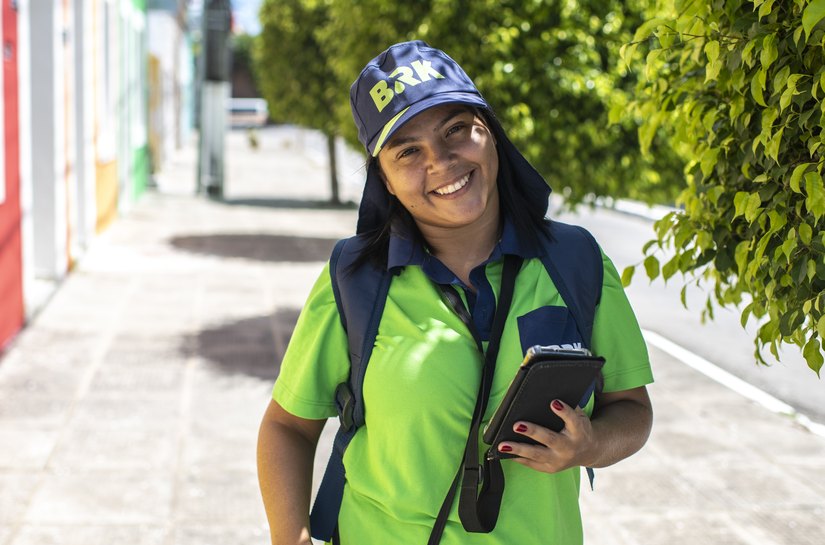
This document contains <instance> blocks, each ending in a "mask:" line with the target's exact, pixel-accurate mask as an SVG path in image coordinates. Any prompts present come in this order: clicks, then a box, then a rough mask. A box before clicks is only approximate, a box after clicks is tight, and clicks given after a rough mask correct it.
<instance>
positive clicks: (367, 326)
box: [310, 236, 392, 542]
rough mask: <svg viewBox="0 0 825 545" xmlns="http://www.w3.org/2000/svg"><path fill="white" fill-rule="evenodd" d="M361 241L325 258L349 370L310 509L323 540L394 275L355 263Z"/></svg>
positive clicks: (358, 422)
mask: <svg viewBox="0 0 825 545" xmlns="http://www.w3.org/2000/svg"><path fill="white" fill-rule="evenodd" d="M365 244H366V241H365V239H364V237H362V236H355V237H352V238H348V239H344V240H340V241H338V243H337V244H336V245H335V248H334V249H333V251H332V256H331V258H330V264H329V273H330V277H331V281H332V291H333V294H334V295H335V303H336V305H337V306H338V314H339V316H340V317H341V323H342V324H343V326H344V329H345V330H346V332H347V341H348V344H349V358H350V376H349V379H348V380H347V382H342V383H341V384H339V385H338V388H337V389H336V391H335V404H336V407H337V409H338V418H339V420H340V424H341V427H340V428H339V429H338V433H337V434H336V436H335V441H334V443H333V447H332V454H331V455H330V459H329V462H328V464H327V469H326V471H325V473H324V477H323V479H322V481H321V486H320V488H319V489H318V495H317V496H316V499H315V504H314V505H313V507H312V513H311V514H310V528H311V530H312V537H314V538H315V539H320V540H323V541H325V542H328V541H330V540H331V539H332V536H333V533H334V532H335V527H336V525H337V522H338V512H339V511H340V508H341V499H342V497H343V493H344V482H345V481H346V473H345V471H344V462H343V458H344V451H345V450H346V448H347V446H348V445H349V442H350V441H351V440H352V438H353V436H354V435H355V432H356V431H357V430H358V428H359V427H361V426H363V425H364V403H363V398H362V390H363V385H364V374H365V373H366V371H367V364H368V363H369V360H370V355H371V354H372V347H373V346H374V345H375V337H376V335H377V334H378V325H379V323H380V321H381V315H382V314H383V313H384V303H385V302H386V300H387V293H388V292H389V288H390V281H391V280H392V274H391V273H390V272H389V271H387V270H386V268H379V267H376V266H374V265H372V264H371V263H362V264H360V265H359V266H357V267H356V266H354V263H355V261H356V259H357V258H358V256H359V255H360V253H361V250H362V249H363V248H364V245H365Z"/></svg>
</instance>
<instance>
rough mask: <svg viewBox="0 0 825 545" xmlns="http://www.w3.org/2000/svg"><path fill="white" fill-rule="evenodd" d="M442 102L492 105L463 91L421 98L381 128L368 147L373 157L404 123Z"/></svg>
mask: <svg viewBox="0 0 825 545" xmlns="http://www.w3.org/2000/svg"><path fill="white" fill-rule="evenodd" d="M442 104H467V105H469V106H478V107H480V108H485V109H488V110H489V109H490V106H489V105H488V104H487V102H485V100H484V99H483V98H482V97H481V96H480V95H478V94H476V93H465V92H461V91H448V92H446V93H440V94H437V95H431V96H428V97H427V98H425V99H424V100H420V101H418V102H416V103H415V104H412V105H410V106H409V107H407V108H406V109H404V110H401V111H400V112H399V113H398V114H397V115H396V116H395V117H393V118H392V119H390V120H389V121H388V122H387V123H386V124H385V125H384V127H383V128H382V129H381V132H379V133H378V134H376V135H375V136H374V137H373V139H372V140H371V141H370V143H369V146H367V149H368V150H369V153H370V155H372V156H373V157H377V156H378V154H379V153H380V152H381V148H383V147H384V144H386V143H387V141H388V140H389V139H390V138H392V135H393V134H394V133H395V131H397V130H398V129H400V128H401V127H402V126H403V125H404V123H406V122H407V121H409V120H410V119H412V118H413V117H415V116H416V115H418V114H420V113H421V112H423V111H424V110H427V109H429V108H432V107H434V106H441V105H442Z"/></svg>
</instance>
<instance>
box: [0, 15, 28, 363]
mask: <svg viewBox="0 0 825 545" xmlns="http://www.w3.org/2000/svg"><path fill="white" fill-rule="evenodd" d="M0 1H2V10H3V36H2V49H0V58H1V59H2V63H3V66H2V70H3V104H2V105H3V118H4V127H3V132H4V139H3V145H4V148H5V149H4V152H5V166H6V170H5V173H3V174H4V176H3V179H0V183H5V184H6V199H5V201H4V202H3V203H2V204H0V348H2V347H3V346H4V345H5V344H6V343H7V342H8V341H9V340H11V338H12V337H13V336H14V335H15V333H17V331H19V330H20V327H21V326H22V325H23V316H24V314H23V257H22V247H21V241H20V154H19V150H20V132H19V117H18V114H17V98H18V90H17V12H15V11H14V10H13V9H12V8H11V5H10V4H11V0H0Z"/></svg>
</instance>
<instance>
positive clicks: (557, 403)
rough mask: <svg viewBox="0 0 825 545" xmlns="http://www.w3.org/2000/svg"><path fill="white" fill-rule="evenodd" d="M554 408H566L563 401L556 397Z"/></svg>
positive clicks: (559, 409)
mask: <svg viewBox="0 0 825 545" xmlns="http://www.w3.org/2000/svg"><path fill="white" fill-rule="evenodd" d="M553 408H554V409H556V410H557V411H561V410H563V409H564V405H562V404H561V401H559V400H558V399H554V400H553Z"/></svg>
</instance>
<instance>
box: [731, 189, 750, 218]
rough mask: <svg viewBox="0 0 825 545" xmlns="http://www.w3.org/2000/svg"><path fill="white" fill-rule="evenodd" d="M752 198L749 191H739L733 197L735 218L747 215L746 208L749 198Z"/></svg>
mask: <svg viewBox="0 0 825 545" xmlns="http://www.w3.org/2000/svg"><path fill="white" fill-rule="evenodd" d="M749 197H750V193H748V192H747V191H737V192H736V195H734V197H733V207H734V213H733V217H734V218H735V217H737V216H741V215H742V214H744V213H745V206H746V205H747V203H748V198H749Z"/></svg>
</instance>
